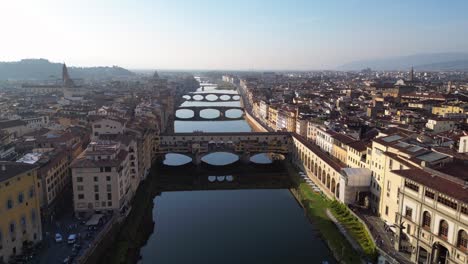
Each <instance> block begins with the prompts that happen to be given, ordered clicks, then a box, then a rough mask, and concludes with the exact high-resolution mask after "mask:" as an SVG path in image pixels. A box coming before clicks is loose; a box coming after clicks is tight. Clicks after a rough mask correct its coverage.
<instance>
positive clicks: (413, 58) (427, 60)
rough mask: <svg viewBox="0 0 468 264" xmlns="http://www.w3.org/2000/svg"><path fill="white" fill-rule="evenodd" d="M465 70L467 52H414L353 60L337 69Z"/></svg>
mask: <svg viewBox="0 0 468 264" xmlns="http://www.w3.org/2000/svg"><path fill="white" fill-rule="evenodd" d="M411 66H413V67H414V69H415V70H428V71H429V70H431V71H435V70H440V71H453V70H466V69H467V66H468V53H455V52H453V53H431V54H416V55H410V56H402V57H392V58H384V59H375V60H363V61H355V62H350V63H347V64H344V65H342V66H340V67H338V69H339V70H362V69H365V68H371V69H373V70H408V69H409V68H411Z"/></svg>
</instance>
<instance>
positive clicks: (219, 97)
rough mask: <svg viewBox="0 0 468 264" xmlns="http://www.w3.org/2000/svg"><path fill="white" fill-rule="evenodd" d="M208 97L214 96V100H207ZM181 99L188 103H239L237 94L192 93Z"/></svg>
mask: <svg viewBox="0 0 468 264" xmlns="http://www.w3.org/2000/svg"><path fill="white" fill-rule="evenodd" d="M209 95H211V97H213V96H215V97H216V99H208V96H209ZM200 97H201V98H200ZM183 98H184V99H185V100H186V101H188V102H193V101H194V102H239V101H240V99H241V98H240V95H238V94H228V93H192V94H186V95H184V96H183ZM198 98H199V99H198Z"/></svg>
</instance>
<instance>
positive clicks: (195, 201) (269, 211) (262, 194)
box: [140, 85, 334, 264]
mask: <svg viewBox="0 0 468 264" xmlns="http://www.w3.org/2000/svg"><path fill="white" fill-rule="evenodd" d="M211 90H213V91H214V90H216V86H215V85H211V86H210V85H208V86H205V89H204V91H201V90H200V89H199V91H198V92H199V93H203V92H207V91H208V92H209V91H211ZM216 92H217V93H221V92H225V93H236V92H234V91H223V90H216ZM200 105H206V106H227V105H228V106H240V102H193V101H190V102H188V101H186V102H184V103H183V104H182V106H200ZM200 114H201V115H202V116H203V117H204V118H213V117H216V116H217V112H216V110H207V111H202V113H200ZM236 114H239V113H235V112H233V113H232V115H233V116H235V115H236ZM177 115H179V116H184V115H185V116H187V115H190V113H189V112H184V111H180V112H177ZM251 130H252V129H251V127H250V126H249V125H248V123H247V122H246V121H245V120H238V121H176V122H175V131H176V132H192V131H205V132H248V131H251ZM236 160H237V156H235V155H233V154H229V153H213V154H210V155H207V156H205V157H204V158H203V161H204V162H207V163H210V164H213V165H222V164H227V163H232V162H234V161H236ZM252 161H254V162H257V163H269V162H271V161H270V160H269V158H268V156H267V155H256V156H254V157H253V158H252ZM187 162H190V159H189V158H188V157H185V156H182V155H177V154H168V155H167V156H166V159H165V161H164V163H165V164H166V165H179V164H184V163H187ZM226 175H229V171H226ZM219 176H221V175H219ZM153 202H154V207H153V222H154V223H155V224H154V232H153V233H152V234H151V235H150V237H149V239H148V241H147V242H146V245H145V246H144V247H143V248H142V249H141V250H140V255H141V260H140V263H145V264H146V263H157V264H173V263H192V264H198V263H199V264H210V263H225V264H227V263H257V264H260V263H265V264H267V263H268V264H271V263H321V261H323V260H327V261H328V262H329V263H333V262H334V261H333V257H332V255H331V252H330V251H329V250H328V248H327V247H326V245H325V243H324V242H323V241H322V240H320V238H319V237H318V233H317V231H316V230H315V229H314V226H313V225H312V224H311V223H310V222H309V221H308V219H307V218H306V216H305V214H304V212H303V210H302V208H301V207H300V205H299V204H298V203H297V201H296V200H295V199H294V197H293V195H292V194H291V192H290V191H289V190H288V189H273V190H271V189H269V190H256V189H254V190H220V191H185V192H163V193H161V195H159V196H156V198H155V199H154V200H153Z"/></svg>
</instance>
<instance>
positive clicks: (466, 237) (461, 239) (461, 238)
mask: <svg viewBox="0 0 468 264" xmlns="http://www.w3.org/2000/svg"><path fill="white" fill-rule="evenodd" d="M467 243H468V233H466V231H465V230H460V231H458V238H457V247H459V248H462V249H464V250H466V249H468V247H467ZM0 244H1V241H0Z"/></svg>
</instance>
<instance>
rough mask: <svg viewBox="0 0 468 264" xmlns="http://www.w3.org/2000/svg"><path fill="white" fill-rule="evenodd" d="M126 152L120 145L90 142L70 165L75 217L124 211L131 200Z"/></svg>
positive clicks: (127, 154) (128, 160) (108, 142)
mask: <svg viewBox="0 0 468 264" xmlns="http://www.w3.org/2000/svg"><path fill="white" fill-rule="evenodd" d="M126 149H128V146H123V145H122V143H121V142H116V141H110V140H109V141H94V142H91V143H90V144H89V145H88V147H87V148H86V150H85V151H84V152H83V153H81V154H80V155H79V156H78V157H77V158H76V159H75V160H74V161H73V162H72V164H71V170H72V185H73V203H74V210H75V213H77V214H79V215H84V214H89V213H93V212H102V211H124V210H126V206H127V205H128V202H129V201H130V200H131V198H132V191H131V180H130V166H129V162H130V155H129V152H128V151H127V150H126Z"/></svg>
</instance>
